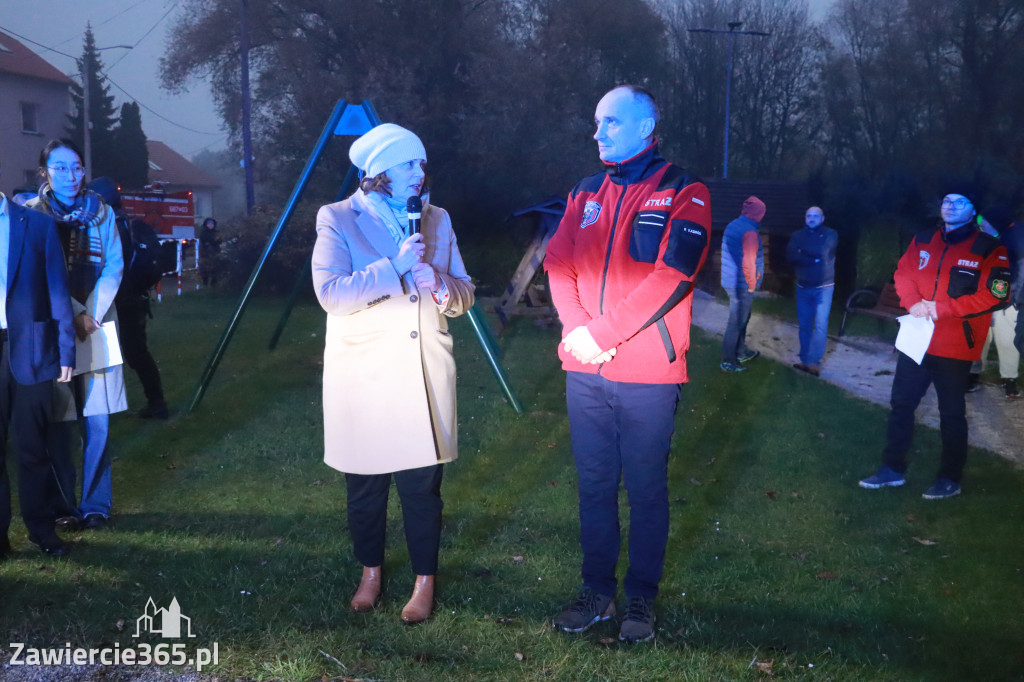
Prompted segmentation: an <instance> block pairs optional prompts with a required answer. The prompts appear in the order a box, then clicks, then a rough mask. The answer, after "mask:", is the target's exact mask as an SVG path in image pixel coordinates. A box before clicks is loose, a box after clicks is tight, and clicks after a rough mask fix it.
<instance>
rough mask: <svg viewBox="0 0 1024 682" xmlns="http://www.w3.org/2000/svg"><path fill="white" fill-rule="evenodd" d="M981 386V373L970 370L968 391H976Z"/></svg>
mask: <svg viewBox="0 0 1024 682" xmlns="http://www.w3.org/2000/svg"><path fill="white" fill-rule="evenodd" d="M980 388H981V375H980V374H975V373H974V372H971V380H970V383H968V384H967V392H968V393H976V392H977V391H978V389H980Z"/></svg>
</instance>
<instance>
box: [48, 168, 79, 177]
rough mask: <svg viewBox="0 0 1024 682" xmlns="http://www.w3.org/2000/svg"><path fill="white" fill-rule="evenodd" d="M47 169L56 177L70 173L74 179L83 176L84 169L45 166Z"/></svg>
mask: <svg viewBox="0 0 1024 682" xmlns="http://www.w3.org/2000/svg"><path fill="white" fill-rule="evenodd" d="M47 168H49V169H50V172H51V173H56V174H58V175H67V174H68V173H71V174H72V175H74V176H75V177H81V176H83V175H85V168H84V167H83V166H71V167H70V168H69V167H68V166H47Z"/></svg>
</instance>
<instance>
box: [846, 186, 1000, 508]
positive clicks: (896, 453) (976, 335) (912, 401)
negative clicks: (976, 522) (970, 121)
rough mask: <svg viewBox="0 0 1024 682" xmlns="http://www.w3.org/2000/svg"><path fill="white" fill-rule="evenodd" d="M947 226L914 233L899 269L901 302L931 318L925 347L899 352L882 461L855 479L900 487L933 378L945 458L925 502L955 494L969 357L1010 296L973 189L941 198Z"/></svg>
mask: <svg viewBox="0 0 1024 682" xmlns="http://www.w3.org/2000/svg"><path fill="white" fill-rule="evenodd" d="M941 210H942V220H943V223H944V226H943V227H941V228H938V229H933V230H926V231H924V232H921V233H919V234H918V235H917V236H915V237H914V239H913V241H911V243H910V247H909V248H908V249H907V252H906V253H905V254H903V257H902V258H900V261H899V264H898V265H897V267H896V275H895V282H896V292H897V293H898V294H899V297H900V303H901V304H902V305H903V307H904V308H906V309H907V310H908V311H909V312H910V314H911V315H913V316H915V317H928V318H931V319H932V320H934V322H935V331H934V332H933V334H932V338H931V342H930V343H929V345H928V351H927V353H926V354H925V356H924V359H923V360H922V361H921V364H920V365H919V364H917V363H916V362H915V361H914V360H912V359H910V358H909V357H908V356H906V355H904V354H903V353H900V354H899V357H898V359H897V362H896V375H895V377H894V378H893V383H892V398H891V406H892V411H891V412H890V413H889V429H888V436H887V438H886V445H885V450H884V451H883V453H882V460H883V465H882V466H881V467H880V468H879V469H878V471H877V472H876V473H875V474H873V475H871V476H869V477H867V478H865V479H864V480H862V481H861V482H860V486H861V487H862V488H869V489H877V488H884V487H895V486H901V485H903V484H904V483H905V482H906V478H905V476H904V473H905V472H906V469H907V464H906V455H907V452H908V451H909V450H910V445H911V441H912V439H913V434H914V411H915V410H916V409H917V406H918V404H919V403H920V402H921V398H922V397H923V396H924V394H925V391H927V390H928V386H929V385H930V384H934V385H935V393H936V396H937V397H938V400H939V419H940V431H941V435H942V460H941V465H940V467H939V472H938V476H937V478H936V481H935V483H934V484H933V485H932V486H931V487H930V488H929V489H928V490H926V491H925V493H924V495H923V497H924V498H925V499H927V500H940V499H946V498H949V497H953V496H955V495H959V494H960V478H961V475H962V474H963V470H964V464H965V463H966V461H967V409H966V404H965V400H964V395H965V394H966V392H967V387H968V385H969V383H970V370H971V362H972V361H974V360H977V359H978V358H980V357H981V348H982V345H983V344H984V343H985V334H986V333H987V332H988V326H989V321H990V320H991V318H992V313H993V311H995V310H998V309H1000V308H1003V307H1005V306H1006V305H1007V304H1008V303H1009V301H1010V262H1009V259H1008V258H1007V255H1006V249H1005V248H1004V247H1003V246H1001V245H1000V243H999V240H998V239H996V238H995V237H993V236H991V235H988V234H985V233H983V232H981V230H979V229H978V224H977V221H976V220H975V216H976V211H975V207H974V192H973V190H972V189H971V188H970V187H968V186H957V187H954V188H951V191H949V192H947V193H946V195H945V198H943V200H942V207H941Z"/></svg>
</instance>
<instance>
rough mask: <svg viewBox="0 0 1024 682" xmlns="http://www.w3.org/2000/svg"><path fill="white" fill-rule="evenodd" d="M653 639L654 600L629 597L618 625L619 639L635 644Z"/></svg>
mask: <svg viewBox="0 0 1024 682" xmlns="http://www.w3.org/2000/svg"><path fill="white" fill-rule="evenodd" d="M652 639H654V600H653V599H644V598H643V597H630V598H629V606H628V607H627V608H626V617H625V618H623V619H622V625H621V626H619V641H622V642H628V643H629V644H636V643H638V642H647V641H650V640H652Z"/></svg>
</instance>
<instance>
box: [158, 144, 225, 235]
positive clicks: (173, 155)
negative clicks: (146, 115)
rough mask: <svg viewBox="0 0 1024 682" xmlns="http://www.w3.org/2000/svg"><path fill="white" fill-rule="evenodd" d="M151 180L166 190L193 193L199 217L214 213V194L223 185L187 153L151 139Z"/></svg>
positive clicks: (197, 216) (199, 218) (198, 218)
mask: <svg viewBox="0 0 1024 682" xmlns="http://www.w3.org/2000/svg"><path fill="white" fill-rule="evenodd" d="M146 148H147V150H148V152H149V182H150V184H154V183H159V184H160V186H161V189H163V190H164V191H166V192H182V191H189V192H192V202H193V205H194V206H195V215H196V220H197V221H200V220H202V219H203V218H204V217H207V216H212V215H214V213H213V193H214V191H215V190H217V189H219V188H220V186H221V184H220V182H218V181H217V179H216V178H214V177H212V176H211V175H210V174H209V173H207V172H206V171H204V170H202V169H201V168H199V167H198V166H196V165H195V164H194V163H192V162H191V161H189V160H188V159H186V158H185V157H184V156H182V155H181V154H179V153H178V152H176V151H174V150H173V149H171V148H170V147H168V146H167V145H166V144H164V143H163V142H159V141H157V140H147V141H146Z"/></svg>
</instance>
